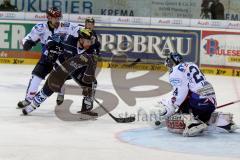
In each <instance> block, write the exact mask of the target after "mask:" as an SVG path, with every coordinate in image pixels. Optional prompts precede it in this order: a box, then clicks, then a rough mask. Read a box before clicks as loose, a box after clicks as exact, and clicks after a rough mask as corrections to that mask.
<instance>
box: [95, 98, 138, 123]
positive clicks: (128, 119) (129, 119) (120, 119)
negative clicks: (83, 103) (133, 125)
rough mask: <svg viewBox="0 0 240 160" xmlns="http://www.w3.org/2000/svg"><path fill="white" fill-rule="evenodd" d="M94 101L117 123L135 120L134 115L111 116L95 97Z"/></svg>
mask: <svg viewBox="0 0 240 160" xmlns="http://www.w3.org/2000/svg"><path fill="white" fill-rule="evenodd" d="M94 101H95V102H96V103H97V104H98V105H99V106H100V107H101V108H102V109H103V110H104V111H105V112H106V113H107V114H108V115H109V116H110V117H111V118H112V119H114V120H115V121H116V122H117V123H130V122H134V121H135V117H126V118H117V117H115V116H113V115H112V114H111V113H110V112H109V111H108V110H107V109H106V108H105V107H104V106H103V105H102V104H101V103H100V102H99V101H98V100H96V98H94Z"/></svg>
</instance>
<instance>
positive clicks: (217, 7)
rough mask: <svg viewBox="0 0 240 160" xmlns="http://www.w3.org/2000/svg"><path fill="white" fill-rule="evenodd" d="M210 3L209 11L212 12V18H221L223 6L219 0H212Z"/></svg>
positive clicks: (222, 17) (222, 16)
mask: <svg viewBox="0 0 240 160" xmlns="http://www.w3.org/2000/svg"><path fill="white" fill-rule="evenodd" d="M212 2H213V3H212V5H211V7H210V12H211V14H212V19H218V20H223V19H224V6H223V4H222V3H221V2H219V0H212Z"/></svg>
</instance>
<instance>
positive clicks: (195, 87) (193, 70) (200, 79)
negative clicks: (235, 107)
mask: <svg viewBox="0 0 240 160" xmlns="http://www.w3.org/2000/svg"><path fill="white" fill-rule="evenodd" d="M169 81H170V83H171V85H172V87H173V90H172V96H171V98H170V99H169V101H170V102H171V103H172V104H173V105H174V106H178V107H179V106H180V105H181V104H182V103H183V102H184V100H185V99H186V97H187V96H188V95H189V93H190V98H191V96H193V95H194V97H195V98H196V99H199V100H200V99H209V100H210V101H213V104H215V92H214V89H213V87H212V85H211V84H210V83H209V82H208V81H207V80H206V78H205V76H204V74H203V73H202V72H201V71H200V69H199V68H198V66H197V65H196V64H194V63H192V62H186V63H180V64H178V65H176V66H174V67H173V68H172V70H171V71H170V75H169Z"/></svg>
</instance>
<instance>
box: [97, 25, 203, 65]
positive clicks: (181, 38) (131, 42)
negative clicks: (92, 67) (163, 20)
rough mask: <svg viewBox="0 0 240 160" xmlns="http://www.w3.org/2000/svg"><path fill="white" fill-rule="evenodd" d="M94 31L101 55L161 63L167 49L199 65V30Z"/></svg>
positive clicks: (135, 29)
mask: <svg viewBox="0 0 240 160" xmlns="http://www.w3.org/2000/svg"><path fill="white" fill-rule="evenodd" d="M96 31H97V34H98V36H99V40H100V42H101V54H102V56H103V57H107V58H111V57H112V56H113V55H123V54H125V55H127V57H128V59H131V60H134V59H141V60H143V61H145V62H149V63H152V62H160V63H161V62H163V61H164V60H165V58H166V56H168V54H169V53H170V52H178V53H180V54H181V55H183V57H184V59H185V60H186V61H192V62H195V63H197V64H199V49H200V31H195V30H171V29H168V30H166V29H146V28H114V27H98V28H96Z"/></svg>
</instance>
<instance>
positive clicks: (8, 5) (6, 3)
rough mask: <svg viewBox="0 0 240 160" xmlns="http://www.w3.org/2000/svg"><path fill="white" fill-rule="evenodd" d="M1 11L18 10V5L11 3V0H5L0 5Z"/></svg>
mask: <svg viewBox="0 0 240 160" xmlns="http://www.w3.org/2000/svg"><path fill="white" fill-rule="evenodd" d="M0 11H10V12H11V11H12V12H14V11H18V9H17V7H16V6H14V5H11V3H10V0H3V3H2V4H1V5H0Z"/></svg>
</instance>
